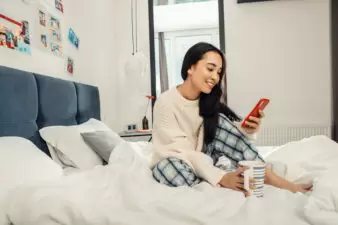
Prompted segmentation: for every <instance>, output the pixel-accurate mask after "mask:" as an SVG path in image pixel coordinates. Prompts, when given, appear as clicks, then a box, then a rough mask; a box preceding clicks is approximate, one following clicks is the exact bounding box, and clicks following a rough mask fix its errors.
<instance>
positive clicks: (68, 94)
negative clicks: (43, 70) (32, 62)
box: [0, 66, 101, 155]
mask: <svg viewBox="0 0 338 225" xmlns="http://www.w3.org/2000/svg"><path fill="white" fill-rule="evenodd" d="M0 109H1V110H0V137H1V136H19V137H24V138H27V139H29V140H31V141H32V142H33V143H34V144H35V145H36V146H37V147H38V148H40V149H41V150H42V151H44V152H45V153H46V154H48V155H49V151H48V148H47V145H46V143H45V142H44V141H43V139H42V138H41V137H40V135H39V129H41V128H42V127H45V126H51V125H74V124H79V123H83V122H85V121H87V120H88V119H90V118H95V119H98V120H100V118H101V117H100V99H99V91H98V88H97V87H94V86H90V85H84V84H79V83H74V82H71V81H66V80H62V79H58V78H53V77H50V76H44V75H38V74H33V73H30V72H25V71H21V70H17V69H13V68H8V67H4V66H0Z"/></svg>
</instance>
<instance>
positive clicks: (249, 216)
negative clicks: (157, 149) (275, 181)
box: [5, 137, 338, 225]
mask: <svg viewBox="0 0 338 225" xmlns="http://www.w3.org/2000/svg"><path fill="white" fill-rule="evenodd" d="M295 146H296V147H297V148H294V149H293V151H298V150H299V149H298V148H299V147H301V146H306V147H307V148H308V151H310V152H311V154H312V155H313V156H314V155H316V154H320V152H321V151H322V150H323V149H319V148H318V146H322V148H324V149H325V152H326V153H327V154H328V155H330V154H331V155H330V157H333V158H332V159H331V161H330V164H327V162H326V167H325V168H324V169H323V168H321V173H317V171H316V169H315V168H311V169H309V173H310V172H311V171H315V173H314V174H313V176H316V183H315V190H314V192H313V193H312V195H310V196H306V195H303V194H292V193H290V192H287V191H285V190H280V189H276V188H273V187H269V186H267V187H266V189H265V197H264V198H262V199H257V198H255V197H249V198H244V197H243V196H242V195H241V194H240V193H238V192H235V191H232V190H225V189H221V188H212V187H210V186H209V185H207V184H206V183H202V184H200V185H198V186H196V187H195V188H193V189H192V188H186V187H181V188H168V187H165V186H163V185H160V184H157V183H156V182H154V181H153V179H152V176H151V173H150V170H149V168H148V163H149V158H150V155H151V149H150V147H149V145H147V144H145V143H143V144H142V145H138V144H137V143H123V144H121V145H120V146H118V147H117V149H115V151H114V152H113V154H112V155H111V158H110V162H109V165H108V166H105V167H103V166H99V167H97V168H95V169H93V170H90V171H83V172H80V173H76V174H73V175H69V176H65V177H62V178H59V179H57V180H54V181H52V182H48V183H47V182H44V183H41V184H35V185H31V186H28V185H24V186H22V187H20V188H17V189H15V190H13V191H12V192H11V194H10V195H9V196H8V198H7V200H6V202H5V210H6V213H7V215H8V217H9V218H10V220H11V221H12V222H13V223H14V224H15V225H23V224H24V225H30V224H32V225H33V224H34V225H39V224H41V225H42V224H43V225H49V224H126V225H132V224H170V225H172V224H189V225H190V224H232V225H240V224H246V225H251V224H252V225H265V224H266V225H271V224H274V225H279V224H280V225H285V224H292V225H309V224H315V225H337V221H338V209H337V208H336V206H337V205H338V204H336V203H338V194H337V191H338V179H337V178H333V175H332V174H335V171H337V170H336V169H337V168H335V165H338V148H337V146H338V145H337V144H335V143H334V144H333V143H332V142H331V140H329V139H325V138H323V137H320V138H313V139H309V140H308V142H304V143H301V144H300V145H295ZM311 146H315V148H312V149H311ZM270 150H271V151H270V152H269V153H271V154H270V155H268V156H267V159H269V157H271V158H272V159H274V160H275V159H276V157H275V156H274V154H277V153H278V154H279V157H280V158H281V159H284V158H283V157H285V158H287V156H288V157H290V152H289V151H291V150H292V146H288V148H286V149H283V148H279V149H278V150H277V151H275V150H276V149H272V148H270ZM284 150H285V152H284V154H282V153H281V152H280V151H284ZM315 153H316V154H315ZM278 154H277V155H278ZM295 155H296V156H297V154H295ZM274 157H275V158H274ZM317 159H318V157H317ZM322 159H324V158H322ZM299 160H300V161H301V159H299ZM281 161H282V162H283V160H281ZM294 162H296V160H294ZM314 163H315V164H316V165H319V162H318V160H316V161H315V162H314ZM323 163H324V162H323ZM322 165H324V164H322ZM287 166H288V165H287ZM290 166H292V165H291V164H290ZM308 168H309V167H308Z"/></svg>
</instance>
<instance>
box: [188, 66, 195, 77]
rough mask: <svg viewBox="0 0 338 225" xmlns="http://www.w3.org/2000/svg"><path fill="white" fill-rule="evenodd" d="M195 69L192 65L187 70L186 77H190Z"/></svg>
mask: <svg viewBox="0 0 338 225" xmlns="http://www.w3.org/2000/svg"><path fill="white" fill-rule="evenodd" d="M194 69H195V65H192V66H191V67H190V68H189V69H188V75H191V74H192V73H193V71H194Z"/></svg>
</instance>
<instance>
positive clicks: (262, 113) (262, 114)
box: [259, 110, 265, 118]
mask: <svg viewBox="0 0 338 225" xmlns="http://www.w3.org/2000/svg"><path fill="white" fill-rule="evenodd" d="M259 115H260V118H263V117H264V116H265V114H264V112H263V111H262V110H259Z"/></svg>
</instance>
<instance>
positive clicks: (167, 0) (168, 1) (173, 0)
mask: <svg viewBox="0 0 338 225" xmlns="http://www.w3.org/2000/svg"><path fill="white" fill-rule="evenodd" d="M207 1H215V0H154V5H155V6H158V5H172V4H181V3H190V2H207Z"/></svg>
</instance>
